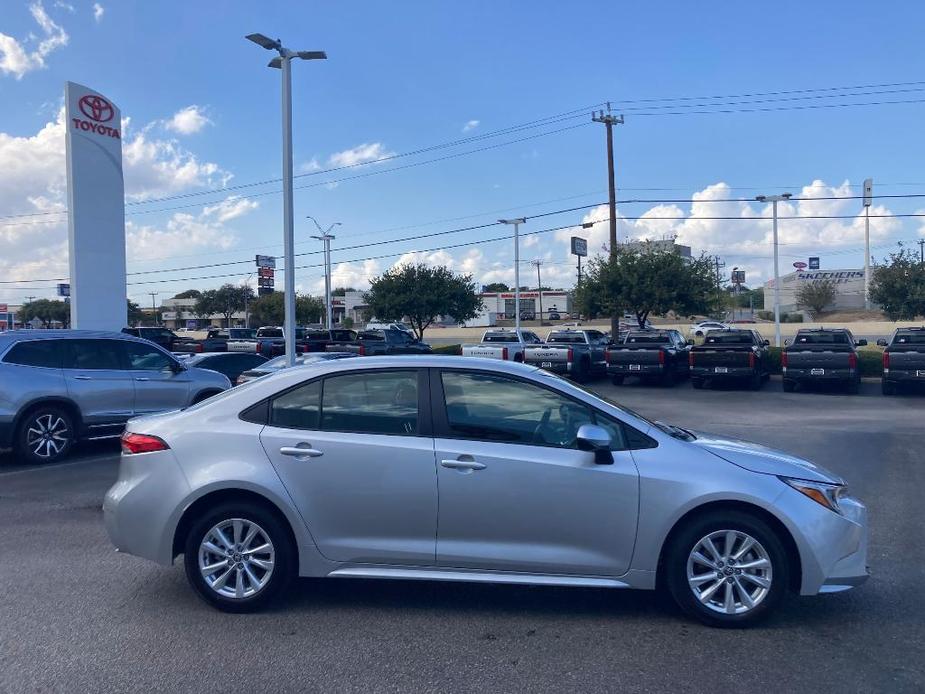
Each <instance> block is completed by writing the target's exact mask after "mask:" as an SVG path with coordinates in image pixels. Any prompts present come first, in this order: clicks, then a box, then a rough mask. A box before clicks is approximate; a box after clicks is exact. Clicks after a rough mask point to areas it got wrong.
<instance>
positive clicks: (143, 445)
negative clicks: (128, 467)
mask: <svg viewBox="0 0 925 694" xmlns="http://www.w3.org/2000/svg"><path fill="white" fill-rule="evenodd" d="M168 448H170V446H168V445H167V444H166V443H164V440H163V439H160V438H158V437H157V436H151V435H150V434H133V433H131V432H129V431H126V432H125V433H124V434H122V453H123V454H124V455H133V454H135V453H154V452H155V451H166V450H167V449H168Z"/></svg>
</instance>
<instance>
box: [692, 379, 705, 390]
mask: <svg viewBox="0 0 925 694" xmlns="http://www.w3.org/2000/svg"><path fill="white" fill-rule="evenodd" d="M691 385H692V386H693V387H694V388H696V389H697V390H700V389H701V388H703V379H702V378H698V377H696V376H691Z"/></svg>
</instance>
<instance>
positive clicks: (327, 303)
mask: <svg viewBox="0 0 925 694" xmlns="http://www.w3.org/2000/svg"><path fill="white" fill-rule="evenodd" d="M306 219H310V220H312V221H313V222H314V223H315V226H316V227H318V231H320V232H321V235H320V236H312V238H313V239H318V240H319V241H322V242H323V245H324V307H325V308H324V310H325V316H326V318H325V324H326V325H327V328H328V330H330V329H331V326H332V324H333V322H334V321H333V318H332V317H331V311H332V308H331V241H332V240H333V239H334V238H335V236H334V235H333V234H332V233H331V229H333V228H334V227H339V226H341V223H340V222H334V223H333V224H332V225H331V226H329V227H328V229H327V231H325V230H323V229H322V228H321V225H320V224H319V223H318V220H317V219H315V218H314V217H312V216H311V215H307V216H306Z"/></svg>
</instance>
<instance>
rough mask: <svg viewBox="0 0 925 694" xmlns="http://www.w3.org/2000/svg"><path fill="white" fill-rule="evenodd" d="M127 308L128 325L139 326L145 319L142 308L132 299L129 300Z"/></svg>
mask: <svg viewBox="0 0 925 694" xmlns="http://www.w3.org/2000/svg"><path fill="white" fill-rule="evenodd" d="M127 302H128V304H127V308H128V311H127V313H128V324H129V325H138V324H139V323H141V322H142V321H143V320H144V318H145V312H144V311H142V310H141V306H139V305H138V304H136V303H135V302H134V301H132V300H131V299H127Z"/></svg>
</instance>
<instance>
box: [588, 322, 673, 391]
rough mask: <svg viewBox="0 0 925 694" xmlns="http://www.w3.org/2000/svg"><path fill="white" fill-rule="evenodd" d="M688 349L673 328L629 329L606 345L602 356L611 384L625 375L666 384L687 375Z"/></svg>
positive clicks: (620, 381) (619, 382) (619, 381)
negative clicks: (614, 342) (612, 342)
mask: <svg viewBox="0 0 925 694" xmlns="http://www.w3.org/2000/svg"><path fill="white" fill-rule="evenodd" d="M690 350H691V345H690V344H689V343H688V341H687V340H685V339H684V337H682V335H681V333H679V332H678V331H677V330H631V331H629V333H627V335H626V337H625V338H624V339H623V340H622V341H621V342H620V343H618V344H615V345H612V346H610V347H608V348H607V351H606V352H605V353H604V359H605V361H606V362H607V373H608V374H609V375H610V377H611V379H612V380H613V384H614V385H615V386H618V385H620V384H621V383H623V379H625V378H626V377H627V376H638V377H639V378H640V379H641V380H644V381H658V382H659V383H661V384H662V385H666V386H670V385H674V382H675V381H676V380H677V379H679V378H686V377H687V375H688V370H687V355H688V353H689V352H690Z"/></svg>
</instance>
